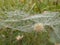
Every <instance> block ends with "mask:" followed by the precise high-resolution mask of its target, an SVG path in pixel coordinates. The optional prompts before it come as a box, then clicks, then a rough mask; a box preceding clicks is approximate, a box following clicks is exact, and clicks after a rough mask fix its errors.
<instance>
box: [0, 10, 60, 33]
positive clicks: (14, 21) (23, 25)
mask: <svg viewBox="0 0 60 45" xmlns="http://www.w3.org/2000/svg"><path fill="white" fill-rule="evenodd" d="M4 14H5V17H3V16H0V17H1V18H3V19H2V20H1V21H0V25H1V26H0V27H2V26H5V27H9V28H12V29H16V30H20V31H24V32H31V31H32V30H33V26H34V24H35V23H43V24H44V25H49V26H52V27H53V28H56V29H57V30H58V29H59V28H58V27H57V25H59V24H60V15H59V12H48V13H42V14H37V15H34V16H30V15H29V14H26V13H25V12H23V11H19V10H16V11H10V12H5V13H4ZM54 25H56V26H54Z"/></svg>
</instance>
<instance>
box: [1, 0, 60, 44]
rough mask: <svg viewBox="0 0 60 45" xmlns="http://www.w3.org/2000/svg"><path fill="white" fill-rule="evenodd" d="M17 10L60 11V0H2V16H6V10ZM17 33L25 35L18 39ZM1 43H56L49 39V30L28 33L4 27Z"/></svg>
mask: <svg viewBox="0 0 60 45" xmlns="http://www.w3.org/2000/svg"><path fill="white" fill-rule="evenodd" d="M15 10H21V11H24V12H27V13H30V14H38V13H42V12H44V11H56V12H57V11H58V12H60V0H0V16H3V17H4V15H5V14H4V12H5V11H15ZM0 20H1V19H0ZM17 35H24V37H23V39H22V40H19V41H17V40H16V36H17ZM0 45H54V43H52V42H50V41H49V32H42V33H36V32H31V33H28V32H27V33H26V32H21V31H16V30H14V31H13V30H12V29H10V28H4V27H2V28H0Z"/></svg>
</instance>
